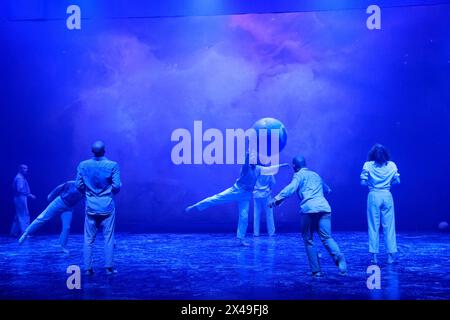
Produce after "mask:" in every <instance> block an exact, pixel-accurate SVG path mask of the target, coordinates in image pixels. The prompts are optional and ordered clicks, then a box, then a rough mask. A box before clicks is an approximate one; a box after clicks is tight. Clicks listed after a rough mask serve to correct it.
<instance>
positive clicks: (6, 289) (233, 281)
mask: <svg viewBox="0 0 450 320" xmlns="http://www.w3.org/2000/svg"><path fill="white" fill-rule="evenodd" d="M116 239H117V248H116V255H115V257H116V258H115V261H116V266H117V269H118V271H119V273H118V274H117V275H114V276H107V275H106V274H105V271H104V269H103V268H102V263H103V255H102V246H103V244H102V240H103V239H102V237H101V236H99V237H98V239H97V242H96V250H95V258H96V262H95V267H96V273H95V275H94V276H92V277H86V276H84V274H83V275H82V288H81V290H68V289H67V287H66V279H67V277H68V274H66V268H67V267H68V266H69V265H73V264H75V265H80V266H82V265H81V264H82V240H83V239H82V235H72V236H71V238H70V239H69V249H70V250H71V253H70V255H68V256H67V255H64V254H63V253H62V252H60V251H59V247H58V245H57V244H58V239H57V236H56V235H53V236H51V235H45V236H39V235H38V236H35V237H33V238H31V239H30V240H29V241H28V242H26V243H25V244H24V245H23V246H18V244H17V242H16V241H15V239H13V238H9V237H0V298H1V299H450V234H438V233H436V234H422V235H419V234H400V235H399V236H398V243H399V250H400V252H399V255H398V258H399V259H398V261H399V263H398V264H395V265H390V266H389V265H387V264H386V256H385V255H384V254H382V255H380V262H379V265H380V268H381V286H382V288H381V289H380V290H369V289H368V288H367V286H366V280H367V277H368V275H367V274H366V269H367V266H368V265H369V264H370V263H369V255H368V253H367V244H366V243H367V235H366V233H363V232H361V233H355V232H352V233H349V232H347V233H335V239H336V240H337V241H338V243H339V245H340V246H341V249H342V251H343V252H344V253H345V255H346V257H347V262H348V267H349V274H348V275H347V276H345V277H342V276H339V275H338V272H337V269H336V267H335V266H334V264H333V263H332V262H331V259H330V257H329V256H328V255H327V253H326V252H325V249H324V247H323V246H322V244H321V243H320V242H318V243H317V244H318V247H319V250H320V252H321V254H322V259H321V261H322V268H323V271H324V272H325V277H324V278H321V279H312V278H311V277H310V276H309V274H308V272H309V267H308V264H307V259H306V254H305V251H304V247H303V242H302V241H301V238H300V235H299V234H279V235H277V236H276V237H273V238H269V237H267V236H261V237H259V238H253V237H252V236H249V237H248V242H249V244H250V246H249V247H239V246H237V245H236V240H235V238H234V237H233V235H232V234H125V233H120V234H117V235H116ZM381 249H382V250H383V249H384V247H383V246H382V248H381Z"/></svg>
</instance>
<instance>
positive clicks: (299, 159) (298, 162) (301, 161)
mask: <svg viewBox="0 0 450 320" xmlns="http://www.w3.org/2000/svg"><path fill="white" fill-rule="evenodd" d="M292 163H293V164H294V165H295V166H297V167H298V168H305V167H306V160H305V157H304V156H295V157H294V159H292Z"/></svg>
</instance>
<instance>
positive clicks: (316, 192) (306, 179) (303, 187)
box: [274, 168, 331, 213]
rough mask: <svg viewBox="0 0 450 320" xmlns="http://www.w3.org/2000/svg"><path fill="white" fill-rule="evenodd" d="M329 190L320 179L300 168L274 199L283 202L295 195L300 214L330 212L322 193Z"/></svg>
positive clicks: (312, 172) (316, 175)
mask: <svg viewBox="0 0 450 320" xmlns="http://www.w3.org/2000/svg"><path fill="white" fill-rule="evenodd" d="M330 191H331V189H330V188H329V187H328V186H327V185H326V184H325V183H324V182H323V181H322V178H321V177H320V176H319V175H318V174H317V173H315V172H314V171H311V170H308V169H307V168H302V169H300V170H299V171H298V172H296V173H295V174H294V177H293V178H292V181H291V183H289V184H288V185H287V186H286V187H285V188H284V189H283V190H281V192H280V193H279V194H278V195H277V196H276V197H275V198H274V199H275V200H283V199H285V198H288V197H290V196H291V195H293V194H294V193H297V195H298V197H299V199H300V201H301V202H300V210H301V212H302V213H318V212H331V207H330V205H329V203H328V201H327V199H325V196H324V193H329V192H330Z"/></svg>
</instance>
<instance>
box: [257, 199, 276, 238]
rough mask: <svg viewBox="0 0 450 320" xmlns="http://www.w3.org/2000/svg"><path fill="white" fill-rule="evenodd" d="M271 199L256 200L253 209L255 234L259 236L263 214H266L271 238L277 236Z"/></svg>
mask: <svg viewBox="0 0 450 320" xmlns="http://www.w3.org/2000/svg"><path fill="white" fill-rule="evenodd" d="M269 202H270V197H266V198H254V199H253V207H254V215H253V234H254V235H255V236H259V224H260V222H261V212H262V211H264V212H265V213H266V223H267V233H268V234H269V236H273V235H274V234H275V222H274V220H273V209H272V208H270V207H269Z"/></svg>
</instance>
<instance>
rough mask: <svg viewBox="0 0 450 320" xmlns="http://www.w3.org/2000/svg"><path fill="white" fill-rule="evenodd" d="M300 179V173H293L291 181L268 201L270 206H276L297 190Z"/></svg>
mask: <svg viewBox="0 0 450 320" xmlns="http://www.w3.org/2000/svg"><path fill="white" fill-rule="evenodd" d="M300 181H301V177H300V175H299V174H298V173H296V174H294V177H293V178H292V181H291V182H290V183H289V184H288V185H287V186H286V187H284V189H283V190H281V192H280V193H279V194H278V195H276V196H275V198H274V199H273V200H272V201H271V202H270V206H271V207H272V206H274V205H275V206H278V205H280V204H281V203H282V202H283V201H284V199H286V198H288V197H290V196H292V195H293V194H294V193H295V192H296V191H297V190H298V187H299V185H300Z"/></svg>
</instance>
